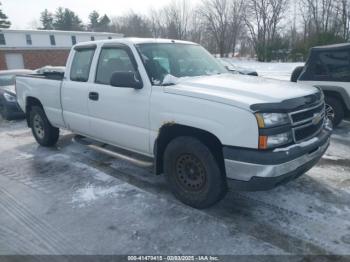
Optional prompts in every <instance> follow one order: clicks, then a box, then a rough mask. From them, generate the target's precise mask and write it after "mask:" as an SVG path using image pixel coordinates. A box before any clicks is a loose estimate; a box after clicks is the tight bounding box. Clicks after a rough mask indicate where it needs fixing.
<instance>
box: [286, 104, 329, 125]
mask: <svg viewBox="0 0 350 262" xmlns="http://www.w3.org/2000/svg"><path fill="white" fill-rule="evenodd" d="M323 109H324V104H321V105H319V106H317V107H316V108H314V109H309V110H307V111H304V112H300V113H294V114H292V120H293V123H302V122H307V121H308V120H309V119H312V118H313V117H314V115H315V114H318V113H320V112H322V110H323Z"/></svg>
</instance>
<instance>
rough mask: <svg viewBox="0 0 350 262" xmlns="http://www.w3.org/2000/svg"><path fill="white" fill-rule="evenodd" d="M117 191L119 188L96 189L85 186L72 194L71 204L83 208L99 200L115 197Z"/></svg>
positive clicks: (95, 187)
mask: <svg viewBox="0 0 350 262" xmlns="http://www.w3.org/2000/svg"><path fill="white" fill-rule="evenodd" d="M119 191H120V187H119V186H113V187H97V186H93V185H91V184H87V185H86V186H85V187H83V188H81V189H78V190H77V191H76V192H75V193H74V195H73V198H72V201H71V203H72V204H75V205H77V206H78V207H85V206H87V205H90V204H92V203H93V202H95V201H97V200H99V199H102V198H106V197H111V196H116V195H117V194H118V192H119Z"/></svg>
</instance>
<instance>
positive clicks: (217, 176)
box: [164, 137, 227, 209]
mask: <svg viewBox="0 0 350 262" xmlns="http://www.w3.org/2000/svg"><path fill="white" fill-rule="evenodd" d="M164 171H165V175H166V179H167V182H168V185H169V187H170V189H171V191H172V192H173V194H174V195H175V197H176V198H177V199H179V200H180V201H181V202H183V203H184V204H186V205H188V206H191V207H194V208H197V209H204V208H209V207H211V206H213V205H214V204H216V203H217V202H219V201H220V200H221V199H223V198H224V197H225V195H226V192H227V184H226V176H225V175H224V174H223V172H222V171H221V169H220V167H219V165H218V162H217V161H216V159H215V157H214V156H213V154H212V153H211V151H210V150H209V148H208V147H207V146H205V145H204V144H203V143H201V142H200V141H199V140H198V139H196V138H192V137H179V138H176V139H174V140H173V141H171V142H170V144H169V145H168V146H167V148H166V150H165V153H164Z"/></svg>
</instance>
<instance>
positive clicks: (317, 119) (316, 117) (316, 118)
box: [312, 114, 322, 125]
mask: <svg viewBox="0 0 350 262" xmlns="http://www.w3.org/2000/svg"><path fill="white" fill-rule="evenodd" d="M321 120H322V115H321V114H314V118H313V119H312V124H313V125H318V124H319V123H320V122H321Z"/></svg>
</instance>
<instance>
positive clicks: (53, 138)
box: [30, 106, 60, 147]
mask: <svg viewBox="0 0 350 262" xmlns="http://www.w3.org/2000/svg"><path fill="white" fill-rule="evenodd" d="M30 125H31V127H32V133H33V136H34V137H35V140H36V141H37V142H38V143H39V144H40V145H41V146H44V147H53V146H54V145H56V143H57V141H58V138H59V133H60V130H59V129H58V128H56V127H53V126H52V125H51V124H50V122H49V120H48V119H47V117H46V114H45V112H44V110H43V109H42V108H41V107H38V106H34V107H33V108H32V109H31V111H30Z"/></svg>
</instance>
